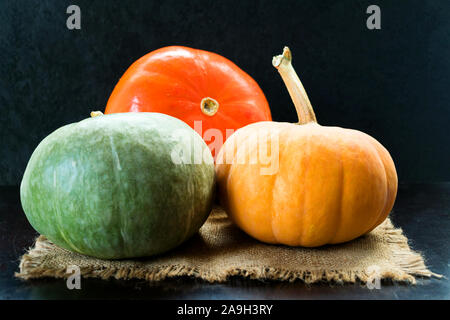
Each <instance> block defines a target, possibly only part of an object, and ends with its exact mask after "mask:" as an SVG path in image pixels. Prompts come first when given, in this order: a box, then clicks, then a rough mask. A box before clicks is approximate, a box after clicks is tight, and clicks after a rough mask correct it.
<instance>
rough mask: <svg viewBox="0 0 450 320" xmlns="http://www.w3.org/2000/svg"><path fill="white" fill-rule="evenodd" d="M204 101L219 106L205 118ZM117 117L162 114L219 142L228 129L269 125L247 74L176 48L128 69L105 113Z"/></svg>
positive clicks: (259, 92) (266, 108) (220, 59)
mask: <svg viewBox="0 0 450 320" xmlns="http://www.w3.org/2000/svg"><path fill="white" fill-rule="evenodd" d="M205 98H212V99H214V100H213V101H216V102H217V103H218V108H217V109H216V110H214V111H216V112H215V113H214V114H211V113H208V112H205V109H204V108H203V107H204V106H202V101H203V99H205ZM121 112H160V113H165V114H168V115H170V116H173V117H176V118H178V119H181V120H183V121H184V122H186V123H187V124H188V125H190V126H191V127H192V128H194V121H202V132H206V131H207V130H208V129H218V130H220V132H221V134H222V137H223V140H225V139H226V137H227V134H228V135H229V134H230V133H229V132H227V131H226V130H227V129H233V130H236V129H238V128H241V127H243V126H245V125H247V124H250V123H253V122H257V121H264V120H271V119H272V118H271V114H270V109H269V104H268V103H267V100H266V98H265V96H264V93H263V92H262V90H261V89H260V87H259V86H258V84H257V83H256V82H255V80H253V79H252V78H251V77H250V76H249V75H248V74H247V73H245V72H244V71H242V70H241V69H240V68H239V67H238V66H236V65H235V64H234V63H233V62H231V61H230V60H228V59H226V58H224V57H222V56H220V55H218V54H215V53H212V52H208V51H203V50H197V49H192V48H187V47H180V46H171V47H165V48H161V49H158V50H155V51H153V52H150V53H148V54H147V55H145V56H143V57H142V58H140V59H139V60H137V61H136V62H135V63H133V64H132V65H131V67H130V68H129V69H128V70H127V71H126V72H125V74H124V75H123V76H122V78H121V79H120V80H119V82H118V83H117V85H116V87H115V88H114V90H113V92H112V94H111V96H110V98H109V100H108V103H107V105H106V110H105V113H121ZM194 129H198V128H197V127H196V128H194ZM202 132H198V133H199V134H201V135H202ZM202 137H203V135H202ZM204 138H205V141H206V142H209V140H208V139H210V140H211V136H205V137H204ZM220 145H221V144H220ZM210 148H211V146H210ZM211 151H213V153H214V151H215V150H211Z"/></svg>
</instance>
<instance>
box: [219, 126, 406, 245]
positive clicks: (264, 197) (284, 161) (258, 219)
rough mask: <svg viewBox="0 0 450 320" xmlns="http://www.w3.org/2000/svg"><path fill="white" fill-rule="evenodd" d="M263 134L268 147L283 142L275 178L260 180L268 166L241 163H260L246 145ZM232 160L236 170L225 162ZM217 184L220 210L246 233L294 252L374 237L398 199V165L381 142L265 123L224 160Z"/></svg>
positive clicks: (227, 147) (244, 132) (333, 130)
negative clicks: (371, 234) (369, 234)
mask: <svg viewBox="0 0 450 320" xmlns="http://www.w3.org/2000/svg"><path fill="white" fill-rule="evenodd" d="M257 130H262V132H264V131H265V132H270V133H271V134H270V135H269V134H268V141H269V142H270V143H277V141H274V140H273V137H274V136H275V135H276V134H278V145H279V164H278V171H277V173H276V174H273V175H262V174H261V172H262V171H261V169H263V168H267V167H268V165H267V164H262V163H261V162H260V161H259V162H258V163H255V164H248V163H247V164H243V163H241V164H240V163H239V158H241V159H243V158H244V157H247V159H250V158H252V157H254V156H255V154H254V151H255V148H249V147H246V145H247V146H248V144H247V143H248V142H249V141H250V140H251V139H253V140H254V138H252V137H254V136H255V132H256V131H257ZM260 132H261V131H260ZM250 143H251V142H250ZM240 146H241V147H242V149H240ZM269 150H270V149H269ZM250 153H253V154H250ZM232 158H233V159H235V161H234V162H235V163H228V162H226V161H225V160H226V159H232ZM248 162H251V161H248ZM216 176H217V182H218V187H219V197H220V200H221V203H222V204H223V205H224V207H225V208H226V211H227V213H228V215H229V216H230V218H231V219H232V220H233V221H234V222H235V223H236V224H237V225H238V226H239V227H240V228H241V229H242V230H244V231H245V232H246V233H248V234H249V235H251V236H252V237H254V238H256V239H258V240H260V241H263V242H267V243H278V244H286V245H290V246H304V247H316V246H321V245H324V244H334V243H341V242H346V241H349V240H352V239H355V238H357V237H359V236H361V235H363V234H365V233H367V232H369V231H371V230H372V229H374V228H375V227H376V226H378V225H379V224H380V223H381V222H383V221H384V220H385V219H386V217H387V216H388V214H389V212H390V211H391V209H392V207H393V204H394V200H395V196H396V192H397V174H396V171H395V166H394V163H393V161H392V159H391V157H390V155H389V153H388V152H387V150H386V149H385V148H384V147H383V146H382V145H381V144H380V143H379V142H377V141H376V140H375V139H374V138H372V137H370V136H369V135H367V134H365V133H362V132H360V131H356V130H351V129H343V128H338V127H324V126H320V125H318V124H313V123H311V124H305V125H296V124H290V123H277V122H260V123H255V124H251V125H249V126H246V127H244V128H241V129H239V130H238V131H236V132H235V133H234V134H233V135H232V136H231V137H230V138H229V139H228V141H227V142H226V143H225V144H224V146H223V147H222V149H221V151H220V152H219V155H218V157H217V163H216Z"/></svg>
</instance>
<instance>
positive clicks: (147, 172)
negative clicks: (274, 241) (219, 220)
mask: <svg viewBox="0 0 450 320" xmlns="http://www.w3.org/2000/svg"><path fill="white" fill-rule="evenodd" d="M214 184H215V176H214V160H213V158H212V155H211V153H210V151H209V149H208V147H207V145H206V144H205V142H204V141H203V139H202V138H201V137H200V136H199V135H198V134H197V133H196V132H195V131H194V130H192V129H191V128H190V127H189V126H188V125H187V124H185V123H184V122H182V121H181V120H178V119H176V118H173V117H170V116H167V115H164V114H159V113H123V114H112V115H101V116H97V117H94V118H89V119H85V120H83V121H80V122H78V123H73V124H69V125H66V126H64V127H62V128H60V129H58V130H56V131H54V132H53V133H51V134H50V135H49V136H47V137H46V138H45V139H44V140H43V141H42V142H41V143H40V144H39V145H38V147H37V148H36V150H35V151H34V152H33V154H32V156H31V159H30V161H29V163H28V165H27V168H26V170H25V173H24V176H23V179H22V183H21V186H20V197H21V202H22V207H23V209H24V211H25V214H26V216H27V218H28V220H29V222H30V223H31V225H32V226H33V227H34V228H35V229H36V230H37V231H38V232H39V233H41V234H43V235H45V236H46V237H47V238H48V239H50V240H51V241H52V242H54V243H55V244H56V245H58V246H60V247H62V248H65V249H68V250H71V251H75V252H79V253H82V254H85V255H90V256H95V257H98V258H105V259H119V258H132V257H142V256H151V255H155V254H159V253H162V252H165V251H167V250H170V249H172V248H174V247H176V246H178V245H180V244H181V243H182V242H184V241H185V240H186V239H188V238H189V237H191V236H192V235H193V234H194V233H196V232H197V231H198V229H199V228H200V227H201V226H202V224H203V223H204V222H205V220H206V218H207V216H208V214H209V212H210V210H211V206H212V202H213V197H214Z"/></svg>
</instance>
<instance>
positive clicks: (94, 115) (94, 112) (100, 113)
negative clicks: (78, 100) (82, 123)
mask: <svg viewBox="0 0 450 320" xmlns="http://www.w3.org/2000/svg"><path fill="white" fill-rule="evenodd" d="M102 115H103V112H101V111H91V118H94V117H98V116H102Z"/></svg>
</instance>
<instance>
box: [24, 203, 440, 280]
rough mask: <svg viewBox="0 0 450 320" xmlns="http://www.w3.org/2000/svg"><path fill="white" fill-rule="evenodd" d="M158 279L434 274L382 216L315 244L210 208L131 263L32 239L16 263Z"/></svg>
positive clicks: (51, 272)
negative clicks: (298, 242)
mask: <svg viewBox="0 0 450 320" xmlns="http://www.w3.org/2000/svg"><path fill="white" fill-rule="evenodd" d="M70 265H76V266H79V267H80V270H81V275H82V277H85V278H87V277H95V278H102V279H110V278H115V279H145V280H148V281H160V280H164V279H166V278H172V277H178V276H190V277H196V278H201V279H204V280H206V281H209V282H224V281H226V280H227V279H228V278H229V277H230V276H241V277H245V278H250V279H261V280H263V279H272V280H282V281H294V280H297V279H299V280H303V281H304V282H306V283H314V282H318V281H325V282H337V283H345V282H352V283H353V282H355V281H358V280H359V281H362V282H366V281H373V279H374V277H379V278H381V279H391V280H394V281H402V282H409V283H411V284H414V283H415V276H422V277H431V276H437V277H440V276H439V275H436V274H434V273H432V272H431V271H429V270H428V269H427V268H426V266H425V264H424V260H423V258H422V256H421V255H420V254H419V253H417V252H414V251H412V250H411V248H410V247H409V245H408V240H407V238H406V237H405V236H404V235H403V233H402V230H401V229H397V228H394V226H393V225H392V223H391V221H390V220H389V219H387V220H386V221H385V222H384V223H383V224H381V225H380V226H378V227H377V228H376V229H375V230H374V231H372V232H371V233H370V234H368V235H365V236H362V237H360V238H358V239H356V240H354V241H351V242H348V243H345V244H340V245H333V246H325V247H321V248H313V249H310V248H292V247H287V246H282V245H266V244H263V243H261V242H258V241H256V240H254V239H252V238H250V237H249V236H247V235H246V234H245V233H243V232H242V231H240V230H239V229H237V227H235V226H234V225H233V224H232V223H231V222H230V221H229V219H228V218H227V215H226V213H225V212H224V211H223V210H221V209H220V208H215V209H214V210H213V212H212V213H211V216H210V217H209V218H208V220H207V222H206V223H205V224H204V225H203V227H202V228H201V229H200V232H199V233H198V234H197V235H196V236H194V237H193V238H192V239H190V240H189V241H187V242H186V243H185V244H183V245H182V246H180V247H178V248H177V249H175V250H172V251H170V252H168V253H166V254H164V255H160V256H157V257H153V258H146V259H136V260H115V261H111V260H100V259H96V258H92V257H87V256H84V255H81V254H77V253H73V252H69V251H67V250H64V249H61V248H59V247H57V246H55V245H54V244H53V243H51V242H50V241H49V240H47V239H46V238H45V237H44V236H40V237H39V238H38V239H37V240H36V243H35V245H34V247H33V248H31V249H30V250H29V251H28V252H27V253H26V254H25V255H23V256H22V259H21V262H20V271H19V272H18V273H16V276H17V277H19V278H22V279H32V278H43V277H56V278H64V277H68V276H70V274H68V273H66V270H67V267H68V266H70Z"/></svg>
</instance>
